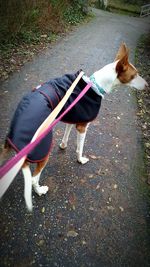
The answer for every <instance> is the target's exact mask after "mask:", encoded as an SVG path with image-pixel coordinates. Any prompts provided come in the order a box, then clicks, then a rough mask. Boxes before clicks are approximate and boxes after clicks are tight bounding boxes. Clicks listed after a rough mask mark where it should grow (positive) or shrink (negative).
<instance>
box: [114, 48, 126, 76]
mask: <svg viewBox="0 0 150 267" xmlns="http://www.w3.org/2000/svg"><path fill="white" fill-rule="evenodd" d="M128 66H129V61H128V53H126V54H125V55H124V56H123V58H121V59H120V60H119V61H118V62H117V65H116V72H117V73H118V76H119V75H120V74H121V73H123V72H124V71H126V70H127V69H128Z"/></svg>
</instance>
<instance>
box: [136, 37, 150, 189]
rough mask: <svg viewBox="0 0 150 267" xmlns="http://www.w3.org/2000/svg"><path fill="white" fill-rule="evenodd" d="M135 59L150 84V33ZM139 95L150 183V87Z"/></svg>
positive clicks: (138, 49)
mask: <svg viewBox="0 0 150 267" xmlns="http://www.w3.org/2000/svg"><path fill="white" fill-rule="evenodd" d="M135 60H136V66H137V67H138V70H139V71H140V73H141V74H142V76H143V77H144V78H145V79H146V81H147V82H148V84H149V85H150V34H148V35H143V36H142V37H141V38H140V40H139V43H138V46H137V49H136V55H135ZM137 97H138V107H139V111H138V116H139V124H140V126H141V128H142V131H143V137H144V138H143V141H144V147H145V162H146V169H147V182H148V184H149V185H150V87H149V88H148V89H147V90H143V91H138V92H137Z"/></svg>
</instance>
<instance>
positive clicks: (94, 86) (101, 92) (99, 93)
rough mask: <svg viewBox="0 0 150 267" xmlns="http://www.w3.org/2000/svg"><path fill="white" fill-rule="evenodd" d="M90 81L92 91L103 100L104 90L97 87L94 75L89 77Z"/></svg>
mask: <svg viewBox="0 0 150 267" xmlns="http://www.w3.org/2000/svg"><path fill="white" fill-rule="evenodd" d="M90 81H91V82H92V83H93V90H94V91H95V92H96V93H97V94H98V95H101V96H102V97H103V98H104V95H105V94H106V92H105V91H104V89H103V88H102V87H101V86H99V85H98V83H97V82H96V80H95V77H94V75H91V76H90Z"/></svg>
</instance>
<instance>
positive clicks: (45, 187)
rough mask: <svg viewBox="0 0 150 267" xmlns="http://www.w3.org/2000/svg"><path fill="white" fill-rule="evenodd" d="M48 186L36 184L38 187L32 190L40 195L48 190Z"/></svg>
mask: <svg viewBox="0 0 150 267" xmlns="http://www.w3.org/2000/svg"><path fill="white" fill-rule="evenodd" d="M48 189H49V188H48V186H46V185H45V186H38V187H36V186H35V187H34V191H35V192H36V193H37V194H38V195H39V196H42V195H45V194H46V193H47V191H48Z"/></svg>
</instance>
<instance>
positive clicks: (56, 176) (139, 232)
mask: <svg viewBox="0 0 150 267" xmlns="http://www.w3.org/2000/svg"><path fill="white" fill-rule="evenodd" d="M95 14H96V17H95V18H94V19H93V20H92V21H90V22H89V23H88V24H84V25H81V26H80V27H79V28H77V29H76V30H75V31H73V32H72V33H70V34H69V35H68V36H67V37H65V38H64V39H62V40H59V41H58V43H57V44H56V45H54V46H53V47H52V49H47V50H46V51H44V52H42V53H41V54H40V55H39V56H38V57H35V58H34V60H33V61H32V62H31V63H27V64H26V65H25V66H24V67H23V68H22V70H21V71H20V72H19V73H14V75H12V76H11V77H10V78H9V80H8V81H6V82H4V83H3V84H1V92H0V94H1V97H0V101H1V103H0V107H1V113H0V121H1V125H0V127H1V131H0V134H1V139H3V138H4V136H5V133H6V131H7V127H8V125H9V120H10V117H11V116H12V113H13V111H14V109H15V107H16V105H17V102H18V101H19V99H20V98H21V96H22V95H23V94H24V93H25V92H26V91H29V90H30V88H32V87H34V86H35V85H37V84H39V83H40V82H41V81H46V80H48V79H49V78H51V77H55V76H59V75H61V74H63V73H66V72H74V71H76V70H77V69H80V68H82V69H83V70H84V71H85V72H86V73H87V74H88V75H89V74H91V73H92V72H94V71H95V70H97V69H99V68H101V67H102V66H103V65H105V64H107V63H110V62H111V61H113V59H114V57H115V53H116V51H117V49H118V47H119V44H120V43H121V42H122V41H125V42H126V43H127V45H129V47H130V49H131V59H132V61H133V58H134V51H135V50H134V49H135V47H136V43H137V40H138V38H139V37H140V35H141V34H142V33H144V32H146V31H147V30H148V28H149V24H148V20H147V19H140V18H132V17H127V16H120V15H115V14H111V13H107V12H103V11H96V10H95ZM136 112H137V106H136V97H135V93H134V92H133V91H131V90H129V89H127V88H126V87H124V88H122V90H118V91H116V92H114V94H111V95H109V96H107V97H106V99H105V100H104V101H103V105H102V109H101V112H100V114H99V116H98V118H97V119H96V120H95V121H94V122H93V123H92V124H91V126H90V127H89V132H88V135H87V139H86V144H85V154H86V155H87V156H89V157H90V162H89V163H88V164H87V165H85V166H81V165H79V164H78V163H77V162H76V154H75V143H76V140H75V138H76V136H75V131H73V132H72V134H71V136H72V138H71V139H70V142H69V143H70V147H68V149H67V150H66V151H65V152H62V151H60V150H59V148H58V143H59V142H60V139H61V138H62V135H63V128H64V126H63V124H60V125H59V126H57V127H56V131H55V146H54V150H53V153H52V155H51V157H50V162H49V164H48V167H47V168H46V169H45V171H44V173H43V176H42V181H43V182H45V184H47V185H49V187H50V190H49V193H48V194H47V195H46V196H44V197H41V198H39V197H37V196H36V195H34V196H33V198H34V199H33V203H34V210H33V214H32V215H30V214H28V213H27V212H26V208H25V203H24V199H23V178H22V176H21V174H20V175H18V176H17V178H16V179H15V180H14V182H13V184H12V185H11V186H10V188H9V190H8V191H7V193H6V194H5V196H4V197H3V200H2V201H1V210H0V214H1V216H0V218H1V227H0V228H1V249H2V251H1V264H0V266H2V267H3V266H15V267H25V266H36V267H37V266H43V267H63V266H64V267H88V266H90V267H100V266H101V267H111V266H112V267H123V266H130V267H131V266H134V267H136V266H140V267H146V266H150V258H149V241H150V240H149V237H148V226H147V223H148V218H149V213H148V212H149V210H148V204H147V198H146V193H147V192H146V185H145V183H144V181H143V174H144V163H143V151H142V147H141V135H140V131H139V129H138V127H137V117H136ZM44 177H45V179H44ZM44 180H45V181H44ZM72 235H73V236H72Z"/></svg>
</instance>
